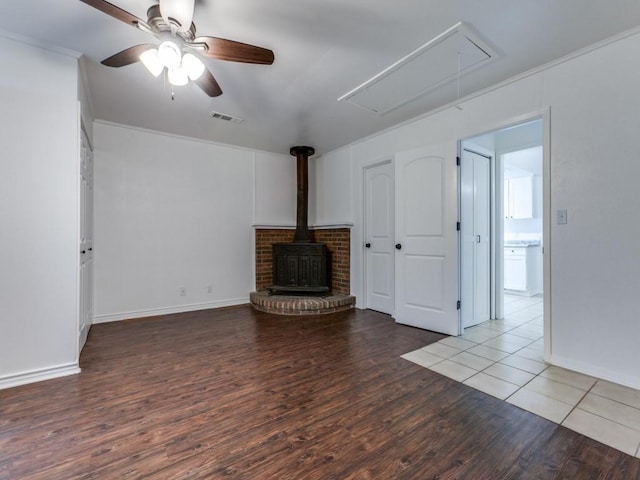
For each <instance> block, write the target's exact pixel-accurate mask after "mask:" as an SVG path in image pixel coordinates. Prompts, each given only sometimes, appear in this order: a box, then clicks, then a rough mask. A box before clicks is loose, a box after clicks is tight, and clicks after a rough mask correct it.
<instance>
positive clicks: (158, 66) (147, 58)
mask: <svg viewBox="0 0 640 480" xmlns="http://www.w3.org/2000/svg"><path fill="white" fill-rule="evenodd" d="M140 61H141V62H142V64H143V65H144V66H145V67H147V70H149V72H150V73H151V75H153V76H154V77H157V76H158V75H160V74H161V73H162V70H164V64H163V63H162V62H161V61H160V58H159V57H158V50H157V49H155V48H152V49H150V50H147V51H146V52H143V53H142V54H141V55H140Z"/></svg>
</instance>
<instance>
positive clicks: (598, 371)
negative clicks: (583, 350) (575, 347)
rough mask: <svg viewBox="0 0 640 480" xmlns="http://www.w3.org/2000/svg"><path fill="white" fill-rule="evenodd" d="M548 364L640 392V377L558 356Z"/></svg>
mask: <svg viewBox="0 0 640 480" xmlns="http://www.w3.org/2000/svg"><path fill="white" fill-rule="evenodd" d="M548 362H549V363H551V364H552V365H555V366H557V367H562V368H566V369H567V370H573V371H574V372H578V373H582V374H583V375H589V376H591V377H595V378H598V379H602V380H607V381H609V382H613V383H617V384H619V385H624V386H626V387H630V388H635V389H636V390H640V377H635V376H631V375H625V374H621V373H620V372H618V371H617V370H609V369H608V368H600V367H598V366H597V365H593V364H591V363H584V362H580V361H576V360H573V359H571V358H565V357H559V356H557V355H552V356H551V358H550V360H548Z"/></svg>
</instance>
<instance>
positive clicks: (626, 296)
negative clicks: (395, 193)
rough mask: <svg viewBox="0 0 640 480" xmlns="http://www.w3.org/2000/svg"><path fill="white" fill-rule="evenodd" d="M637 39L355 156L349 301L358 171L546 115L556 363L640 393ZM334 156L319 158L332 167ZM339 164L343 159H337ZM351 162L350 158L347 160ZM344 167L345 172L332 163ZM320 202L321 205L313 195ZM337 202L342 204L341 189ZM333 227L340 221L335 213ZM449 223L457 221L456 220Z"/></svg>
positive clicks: (399, 132)
mask: <svg viewBox="0 0 640 480" xmlns="http://www.w3.org/2000/svg"><path fill="white" fill-rule="evenodd" d="M638 51H640V35H639V34H636V35H633V36H627V37H626V38H620V39H619V40H618V41H616V42H615V43H610V44H607V45H602V46H601V47H600V48H597V49H595V50H593V51H590V52H588V53H585V54H584V55H580V56H575V57H573V58H571V59H566V61H564V62H560V63H558V64H555V65H553V66H548V68H546V69H544V70H540V71H537V72H532V73H531V74H529V75H526V76H522V77H520V78H519V79H514V80H512V81H511V82H507V83H505V84H503V85H501V86H499V87H497V88H494V89H490V90H488V91H486V92H484V93H483V94H481V95H478V96H476V97H473V98H468V99H466V100H465V101H463V102H462V106H463V110H461V111H460V110H458V109H455V108H448V109H443V110H441V111H439V112H435V113H433V114H431V115H427V116H425V117H423V118H421V119H418V120H416V121H413V122H410V123H408V124H406V125H402V126H400V127H398V128H395V129H391V130H388V131H385V132H382V133H380V134H378V135H374V136H372V137H369V138H367V139H364V140H362V141H360V142H358V143H355V144H353V145H352V146H351V156H352V160H351V164H352V177H351V178H352V182H351V185H350V189H351V192H352V195H353V199H354V202H353V205H352V211H351V216H352V217H353V218H354V220H355V222H356V224H355V227H354V229H353V230H352V293H353V294H355V295H357V296H358V298H361V297H362V293H363V292H362V286H361V283H360V277H359V272H360V271H361V262H362V248H361V245H362V241H363V240H362V218H361V213H360V212H361V210H362V206H361V199H362V180H361V179H362V171H361V166H362V165H363V164H365V163H368V162H372V161H374V160H376V159H383V158H385V157H387V158H390V157H393V155H394V154H395V153H396V152H399V151H402V150H408V149H412V148H417V147H420V146H425V145H430V144H437V143H441V142H452V143H453V142H456V141H457V140H459V139H462V138H468V137H471V136H475V135H478V134H480V133H483V132H487V131H490V130H495V129H498V128H500V127H503V126H506V125H508V124H512V123H515V122H516V121H522V120H524V119H526V118H528V117H531V116H533V115H537V114H540V113H541V112H543V111H545V110H546V109H547V108H550V119H551V122H550V124H551V138H550V145H551V150H550V162H551V186H550V187H551V212H552V213H554V212H555V211H556V210H557V209H567V211H568V219H569V222H568V224H567V225H555V222H552V227H551V232H550V245H548V247H550V248H547V250H546V252H547V253H548V254H550V255H551V279H552V282H551V298H547V299H545V301H548V302H550V307H551V313H552V315H551V325H550V329H551V330H550V333H551V335H550V337H551V338H550V340H551V361H552V362H553V363H556V364H559V365H562V366H565V367H568V368H572V369H575V370H578V371H582V372H585V373H590V374H593V375H598V376H600V377H604V378H607V379H610V380H613V381H617V382H620V383H624V384H627V385H631V386H635V387H640V371H639V370H638V365H640V350H639V349H638V348H637V343H638V339H639V338H640V321H639V318H640V303H638V302H637V300H636V297H637V292H636V290H637V286H638V284H639V282H638V272H640V255H638V253H637V249H638V247H637V245H638V242H637V239H638V238H639V236H640V222H637V221H635V219H637V216H638V213H637V212H638V209H639V208H640V199H639V198H638V195H637V191H638V187H637V179H638V178H640V161H639V158H638V147H637V141H636V138H635V137H636V135H637V132H638V131H639V130H640V115H638V112H640V95H638V94H637V88H638V85H640V68H638V66H637V62H634V61H633V59H635V58H636V57H637V54H638ZM331 155H332V154H331V153H330V154H328V155H326V156H327V157H331ZM336 155H339V153H336ZM343 157H344V160H345V161H348V158H347V157H348V156H346V155H343ZM333 168H338V169H343V165H333ZM318 195H319V197H320V198H319V203H321V204H322V203H323V202H324V203H325V204H326V203H328V201H329V200H328V198H323V196H325V195H335V193H329V192H327V193H325V192H322V191H320V192H318ZM338 195H340V196H341V197H342V198H345V197H346V196H347V195H348V192H345V191H343V192H342V194H338ZM331 215H332V217H331V218H327V219H326V221H328V222H331V221H332V219H333V218H335V221H338V220H339V219H341V218H342V215H343V212H339V213H338V212H336V211H333V212H332V213H331ZM451 220H452V221H455V219H451Z"/></svg>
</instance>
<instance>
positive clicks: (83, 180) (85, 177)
mask: <svg viewBox="0 0 640 480" xmlns="http://www.w3.org/2000/svg"><path fill="white" fill-rule="evenodd" d="M80 155H81V157H80V309H79V310H80V319H79V331H78V342H79V346H80V350H82V347H83V346H84V343H85V341H86V339H87V334H88V333H89V327H90V326H91V322H92V319H93V152H92V151H91V148H90V145H89V142H88V140H87V139H86V137H85V135H84V134H83V135H82V145H81V152H80Z"/></svg>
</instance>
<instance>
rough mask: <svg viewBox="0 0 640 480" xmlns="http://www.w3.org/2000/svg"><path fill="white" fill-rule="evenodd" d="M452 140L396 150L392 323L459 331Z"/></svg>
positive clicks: (433, 329) (447, 331)
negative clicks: (394, 292)
mask: <svg viewBox="0 0 640 480" xmlns="http://www.w3.org/2000/svg"><path fill="white" fill-rule="evenodd" d="M456 153H457V152H456V143H455V142H451V143H450V144H443V145H434V146H430V147H425V148H421V149H417V150H412V151H408V152H401V153H398V154H397V155H396V161H395V180H396V242H397V244H396V248H397V250H396V311H395V318H396V321H397V322H398V323H403V324H406V325H412V326H415V327H419V328H424V329H426V330H432V331H435V332H441V333H446V334H449V335H459V334H460V321H459V315H458V310H457V301H458V232H457V230H456V222H457V195H458V188H457V166H456Z"/></svg>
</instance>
